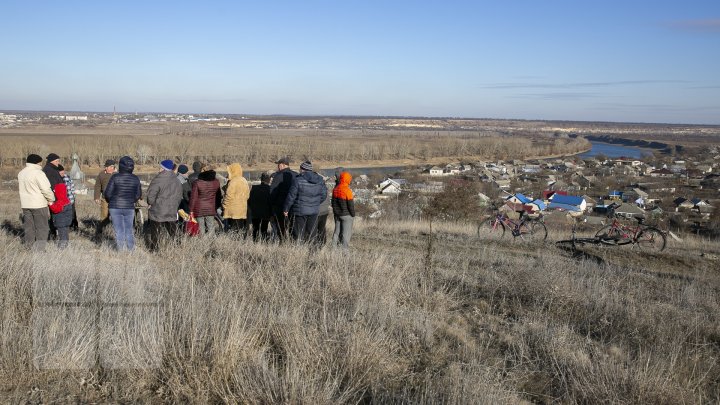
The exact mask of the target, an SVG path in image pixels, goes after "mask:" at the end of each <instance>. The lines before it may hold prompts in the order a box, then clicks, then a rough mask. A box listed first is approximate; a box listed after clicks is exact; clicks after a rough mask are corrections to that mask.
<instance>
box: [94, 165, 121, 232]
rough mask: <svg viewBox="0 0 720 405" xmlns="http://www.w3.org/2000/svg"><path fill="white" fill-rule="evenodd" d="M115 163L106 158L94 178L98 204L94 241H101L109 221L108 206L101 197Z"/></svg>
mask: <svg viewBox="0 0 720 405" xmlns="http://www.w3.org/2000/svg"><path fill="white" fill-rule="evenodd" d="M115 164H116V162H115V161H114V160H113V159H108V160H106V161H105V165H104V169H103V170H102V171H101V172H100V173H98V175H97V177H96V178H95V190H94V194H95V195H94V198H95V204H98V205H99V206H100V220H99V221H98V224H97V226H96V227H95V236H94V237H93V240H94V241H95V243H100V242H102V234H103V230H104V229H105V227H106V226H107V225H108V224H109V223H110V208H109V207H108V202H107V201H106V200H105V199H104V198H103V192H105V189H106V188H107V185H108V183H110V177H112V176H113V174H115Z"/></svg>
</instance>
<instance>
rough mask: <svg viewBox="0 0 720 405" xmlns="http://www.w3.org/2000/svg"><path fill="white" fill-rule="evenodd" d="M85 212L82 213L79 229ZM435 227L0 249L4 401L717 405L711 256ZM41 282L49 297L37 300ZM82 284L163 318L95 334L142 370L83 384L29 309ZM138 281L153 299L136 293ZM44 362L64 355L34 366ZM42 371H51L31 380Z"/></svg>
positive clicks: (88, 328) (718, 345)
mask: <svg viewBox="0 0 720 405" xmlns="http://www.w3.org/2000/svg"><path fill="white" fill-rule="evenodd" d="M12 204H16V203H14V202H13V201H12V200H8V201H5V203H3V204H2V205H3V210H2V212H3V214H4V215H5V217H6V218H7V219H8V220H9V221H10V222H9V223H6V228H12V227H17V226H18V225H19V224H18V223H17V219H15V218H12V217H13V215H12V214H11V213H12V212H15V211H13V209H11V207H13V205H12ZM15 206H17V205H15ZM92 209H93V207H92V206H91V205H89V204H88V203H86V202H83V203H81V205H80V215H81V217H84V216H86V215H94V212H93V211H92ZM433 228H434V230H433V233H432V236H430V235H428V231H429V226H428V224H418V223H377V224H373V223H364V224H363V223H361V224H358V225H357V227H356V234H355V236H354V239H353V243H352V245H353V249H352V250H351V251H350V252H349V253H347V254H345V253H343V252H341V251H338V250H333V249H323V250H321V251H320V252H317V253H311V252H309V251H308V250H307V249H305V248H302V247H290V246H283V247H278V246H274V245H270V246H268V245H255V244H253V243H251V242H246V241H236V240H232V239H229V238H226V237H223V238H219V239H217V240H214V241H202V240H192V241H189V242H188V243H186V244H184V245H183V247H182V248H174V249H171V250H169V251H166V252H163V253H161V254H159V255H149V254H147V253H146V252H144V251H143V250H142V249H141V250H140V251H138V252H136V253H135V254H133V255H123V254H117V253H113V252H111V251H110V250H108V249H107V247H104V248H101V249H98V248H96V247H94V246H93V245H91V244H90V243H89V241H88V240H87V239H86V238H85V236H83V235H80V236H78V235H74V236H73V237H74V238H75V239H76V243H75V244H74V245H73V246H72V247H71V248H70V250H68V251H65V252H58V251H56V250H54V249H53V248H50V249H48V254H47V256H44V257H34V256H33V255H31V254H29V253H27V252H25V251H23V250H22V249H21V248H20V245H19V243H18V239H17V237H15V236H13V235H11V234H9V233H7V232H4V233H3V234H2V235H0V252H2V261H3V270H2V272H0V302H1V304H0V308H1V311H2V312H0V321H1V322H0V345H1V346H2V350H0V400H2V402H8V401H12V402H19V401H25V400H29V401H44V402H48V401H53V400H59V401H71V400H72V401H75V400H80V401H83V402H87V401H148V402H150V401H152V402H156V401H161V400H165V401H168V402H181V401H182V402H185V401H193V402H207V401H242V402H306V403H308V402H312V403H337V402H358V401H363V402H364V401H374V402H441V401H442V402H450V403H493V404H494V403H519V402H523V401H533V402H555V401H561V402H601V401H602V402H629V403H682V402H691V403H700V402H708V403H709V402H717V401H718V400H720V378H719V377H718V376H719V375H720V366H718V362H717V359H718V356H719V355H720V319H719V318H720V300H719V299H718V297H719V295H720V275H719V274H718V268H719V267H720V261H718V259H717V258H718V255H720V245H718V243H717V242H712V243H710V242H707V241H700V240H695V239H687V240H686V241H685V243H683V244H682V245H680V244H678V243H672V244H670V246H669V248H668V249H667V250H666V251H665V252H663V253H661V254H657V255H653V254H644V253H637V252H634V251H632V250H631V249H629V248H605V249H589V250H588V251H587V253H588V254H587V255H584V256H579V257H572V256H571V255H569V254H568V253H565V252H564V251H561V250H559V249H556V248H555V247H554V245H553V244H552V243H547V244H544V245H525V244H522V243H513V242H511V241H500V242H498V241H493V240H489V239H487V238H486V237H484V236H480V237H477V236H475V235H474V229H473V226H472V225H471V224H468V225H457V224H434V225H433ZM550 232H551V234H550V237H549V240H550V239H559V238H560V237H559V236H558V235H557V234H554V233H553V231H552V230H551V231H550ZM636 253H637V254H636ZM48 268H56V269H58V271H59V272H58V273H54V276H55V277H56V280H60V281H54V282H46V283H39V284H36V285H35V287H33V281H32V280H33V279H36V278H38V277H39V276H38V274H46V273H47V269H48ZM33 269H35V270H33ZM39 269H42V270H43V271H39ZM98 269H99V270H100V271H99V272H98ZM97 274H100V279H101V280H103V281H105V284H102V286H103V287H102V288H101V289H102V291H103V292H102V294H104V296H107V297H114V299H116V300H118V299H119V300H122V298H118V297H130V298H127V299H128V300H132V297H141V298H143V297H144V299H148V297H150V299H151V300H155V301H157V300H158V299H159V300H160V304H159V306H157V307H155V308H156V310H155V311H153V310H150V311H148V312H143V311H142V310H137V311H138V312H133V314H134V315H137V316H139V317H140V318H141V319H143V320H144V321H145V322H144V323H143V325H150V326H149V329H151V330H147V331H146V330H142V328H145V327H147V326H142V327H140V329H141V331H140V332H139V333H138V334H132V333H131V334H122V333H119V332H118V331H117V330H114V331H113V330H110V329H108V330H102V331H100V335H98V336H100V339H101V340H102V341H103V342H104V343H103V344H102V346H103V347H105V346H107V347H109V348H111V349H112V350H114V352H113V353H115V354H114V355H116V356H118V358H119V359H120V361H121V362H122V363H123V364H136V363H137V364H141V363H142V362H143V361H144V360H145V358H146V357H147V356H145V355H146V354H147V353H148V350H149V351H150V352H153V353H159V354H160V355H159V356H158V358H159V359H160V360H159V362H158V363H157V364H153V365H152V367H149V368H147V367H146V368H143V367H139V366H138V368H133V369H117V370H113V369H107V370H105V371H104V373H102V374H101V373H99V372H97V371H96V370H92V369H91V370H84V369H82V359H83V358H86V356H92V347H93V345H92V344H90V343H88V342H92V341H93V340H92V339H93V338H94V336H95V334H94V333H95V332H96V329H95V328H94V327H93V323H92V322H90V321H88V320H87V319H85V320H83V319H79V318H73V315H72V314H69V313H68V311H65V312H62V311H60V312H55V313H48V312H47V311H48V310H47V308H43V307H40V306H39V305H38V304H37V293H38V291H44V293H43V294H50V295H51V296H53V297H62V295H58V294H65V295H68V294H70V293H69V292H68V291H71V292H72V291H74V292H75V293H78V292H79V291H80V292H79V294H81V295H82V294H85V293H83V292H82V291H86V289H84V288H86V287H81V286H83V285H86V284H83V282H84V281H87V280H95V278H94V277H97ZM140 275H142V276H144V277H146V278H147V277H149V278H150V279H151V280H152V285H150V286H145V287H142V286H138V284H137V283H134V282H133V280H136V279H137V278H138V277H139V276H140ZM72 286H75V287H72ZM33 292H35V294H34V293H33ZM53 294H54V295H53ZM34 295H35V297H34ZM44 296H46V297H47V296H48V295H44ZM88 296H90V295H88ZM33 298H35V301H33ZM89 309H90V310H91V311H94V310H95V309H96V308H94V307H92V306H90V307H89ZM126 315H127V314H126ZM63 317H65V318H63ZM62 319H65V320H64V321H63V320H62ZM39 320H40V321H41V322H40V324H42V325H43V326H42V328H39V329H40V330H38V324H39ZM42 322H45V323H42ZM78 322H80V325H82V326H77V325H78ZM83 322H85V323H83ZM127 326H128V325H126V327H127ZM39 342H40V343H42V344H40V343H39ZM67 342H72V343H71V344H66V343H67ZM43 345H55V346H54V347H55V348H56V349H57V350H58V353H61V355H56V356H54V357H53V356H50V357H47V358H46V357H42V358H39V356H40V352H42V347H45V346H43ZM108 350H109V351H110V352H112V350H110V349H108ZM108 353H109V352H106V358H111V357H112V353H111V354H108ZM43 361H44V362H45V363H43V364H46V365H49V366H48V367H50V368H51V369H45V368H42V369H38V368H36V367H35V366H34V364H36V363H39V362H43ZM106 361H107V360H106ZM133 362H135V363H133ZM73 367H80V369H76V370H67V369H68V368H73Z"/></svg>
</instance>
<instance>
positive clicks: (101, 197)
mask: <svg viewBox="0 0 720 405" xmlns="http://www.w3.org/2000/svg"><path fill="white" fill-rule="evenodd" d="M42 162H43V159H42V158H41V157H40V156H38V155H36V154H31V155H29V156H28V157H27V160H26V166H25V168H24V169H23V170H21V171H20V173H19V174H18V183H19V191H20V203H21V207H22V211H23V229H24V238H23V240H24V243H25V244H26V245H28V246H34V247H36V248H39V249H44V247H45V244H46V243H47V241H48V239H52V238H57V239H58V246H59V247H61V248H64V247H66V246H67V244H68V240H69V229H70V227H71V226H73V225H74V224H75V226H76V224H77V215H76V214H75V187H74V184H73V182H72V180H71V179H70V177H68V176H67V175H66V174H65V172H64V168H63V167H62V165H61V164H60V157H59V156H58V155H56V154H54V153H51V154H50V155H48V156H47V158H46V164H45V165H44V166H43V165H42ZM275 163H276V165H277V171H275V172H273V173H269V172H265V173H262V175H261V176H260V183H259V184H256V185H253V186H252V187H250V185H249V183H248V181H247V180H246V179H245V178H244V177H243V169H242V166H241V165H240V164H239V163H232V164H229V165H228V166H227V173H228V175H227V179H226V180H227V181H224V180H225V179H224V178H223V177H221V176H219V175H218V173H217V172H216V171H215V168H214V167H213V166H211V165H206V164H202V163H200V162H195V163H193V164H192V172H190V168H188V166H187V165H185V164H176V163H175V162H173V161H172V160H163V161H162V162H161V163H160V171H159V173H158V174H157V175H156V176H155V177H154V178H153V179H152V181H151V182H150V185H149V186H148V188H147V191H146V192H145V193H144V201H145V202H146V203H147V207H148V209H147V210H148V221H147V223H146V224H144V228H143V229H144V234H145V242H146V247H147V248H148V250H150V251H157V250H158V249H159V247H160V244H161V241H162V240H163V239H164V238H166V239H169V240H176V239H177V237H178V235H179V234H193V235H194V234H199V235H200V236H203V235H213V234H215V233H216V232H217V230H218V228H220V229H221V230H223V231H224V230H226V231H228V232H232V233H236V234H240V235H242V236H243V237H246V236H247V235H248V234H249V231H250V228H252V238H253V241H259V240H262V241H269V240H275V241H277V242H279V243H283V242H285V241H288V240H294V241H296V242H298V243H308V244H313V245H315V246H322V245H324V244H325V243H326V231H325V228H326V224H327V218H328V216H329V214H330V211H331V210H332V212H333V217H334V219H335V231H334V233H333V239H332V241H333V244H334V245H336V246H338V245H339V246H342V247H344V248H347V247H348V246H349V242H350V238H351V236H352V226H353V220H354V217H355V206H354V202H353V201H354V200H353V193H352V190H351V189H350V183H351V181H352V176H351V175H350V173H349V172H347V171H345V170H344V169H342V168H338V169H336V171H335V186H334V187H333V188H332V192H329V189H328V187H327V185H326V180H325V178H324V177H323V176H321V175H320V174H318V173H317V172H316V171H315V170H314V169H313V165H312V162H310V161H305V162H303V163H302V164H300V167H299V172H295V171H293V170H291V169H290V160H289V158H287V157H284V158H281V159H279V160H278V161H277V162H275ZM116 164H117V171H116V167H115V166H116ZM134 169H135V162H134V161H133V159H132V158H131V157H129V156H123V157H122V158H120V159H119V161H118V162H117V163H116V162H115V161H114V160H111V159H110V160H107V161H106V162H105V165H104V169H103V170H102V171H101V172H100V173H99V174H98V176H97V178H96V180H95V190H94V191H95V193H94V199H95V202H96V203H97V204H99V205H100V220H99V222H98V223H97V226H96V228H95V236H94V239H95V240H96V241H97V242H99V241H101V240H102V235H103V232H104V228H105V227H106V226H107V225H108V224H110V223H112V227H113V230H114V232H115V241H116V247H117V249H118V250H134V249H135V231H134V230H135V220H136V215H135V211H136V209H137V207H138V202H140V201H141V199H143V191H142V185H141V182H140V179H139V178H138V176H137V175H135V174H133V171H134ZM220 180H223V183H225V184H224V185H223V184H221V181H220Z"/></svg>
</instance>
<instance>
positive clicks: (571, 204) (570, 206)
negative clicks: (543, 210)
mask: <svg viewBox="0 0 720 405" xmlns="http://www.w3.org/2000/svg"><path fill="white" fill-rule="evenodd" d="M548 208H550V209H559V210H564V211H572V212H584V211H585V209H586V208H587V202H585V199H584V198H582V197H578V196H574V195H562V194H557V193H556V194H553V195H552V197H551V198H550V205H548Z"/></svg>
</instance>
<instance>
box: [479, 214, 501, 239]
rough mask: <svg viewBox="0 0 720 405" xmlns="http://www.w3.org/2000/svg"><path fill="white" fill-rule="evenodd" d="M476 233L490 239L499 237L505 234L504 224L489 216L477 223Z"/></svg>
mask: <svg viewBox="0 0 720 405" xmlns="http://www.w3.org/2000/svg"><path fill="white" fill-rule="evenodd" d="M477 234H478V236H487V237H489V238H491V239H501V238H502V237H503V236H505V225H503V223H502V222H500V221H498V220H497V219H496V218H490V219H488V220H485V221H483V222H481V223H480V225H478V229H477Z"/></svg>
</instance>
